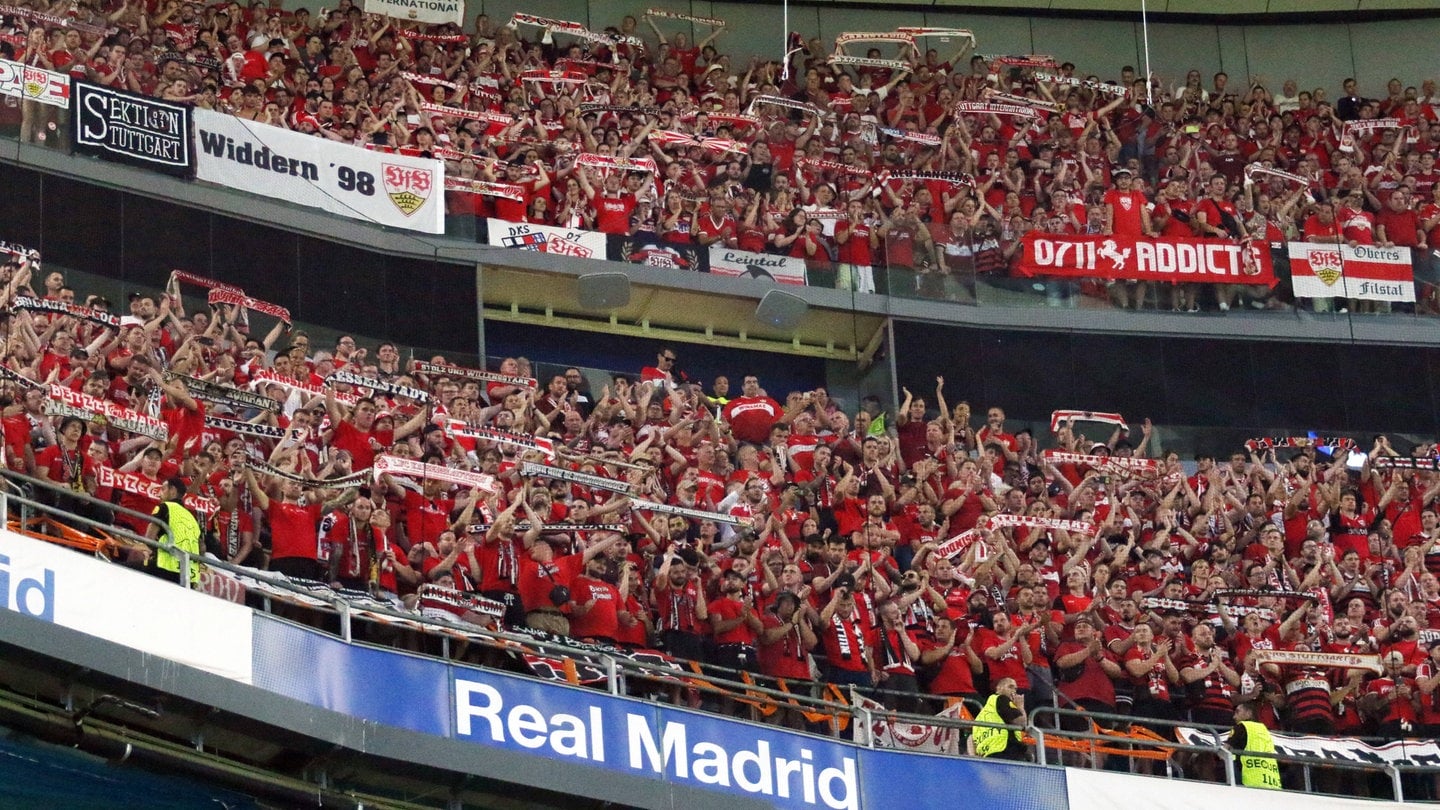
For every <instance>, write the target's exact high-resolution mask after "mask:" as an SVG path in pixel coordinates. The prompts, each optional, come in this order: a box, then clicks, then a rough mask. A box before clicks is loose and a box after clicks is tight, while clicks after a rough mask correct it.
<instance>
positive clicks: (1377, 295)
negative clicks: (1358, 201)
mask: <svg viewBox="0 0 1440 810" xmlns="http://www.w3.org/2000/svg"><path fill="white" fill-rule="evenodd" d="M1287 247H1288V248H1289V250H1290V278H1291V282H1292V283H1293V284H1294V288H1295V295H1296V297H1304V298H1330V297H1332V296H1344V297H1346V298H1357V299H1364V300H1367V301H1414V300H1415V273H1414V271H1413V269H1412V268H1411V265H1410V248H1407V247H1391V248H1382V247H1375V246H1374V245H1356V246H1355V247H1351V246H1349V245H1322V244H1318V243H1315V242H1291V243H1290V244H1289V245H1287Z"/></svg>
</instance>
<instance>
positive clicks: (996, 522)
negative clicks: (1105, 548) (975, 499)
mask: <svg viewBox="0 0 1440 810" xmlns="http://www.w3.org/2000/svg"><path fill="white" fill-rule="evenodd" d="M988 525H989V528H991V529H1002V528H1005V527H1007V526H1025V527H1027V528H1031V529H1045V530H1047V531H1049V530H1052V529H1053V530H1056V531H1063V532H1074V533H1077V534H1091V535H1093V534H1094V533H1095V530H1096V527H1095V524H1094V523H1091V522H1090V521H1088V520H1064V519H1062V518H1047V517H1037V516H1035V515H1010V514H1006V513H1004V512H1001V513H999V514H995V515H991V516H990V519H989V524H988Z"/></svg>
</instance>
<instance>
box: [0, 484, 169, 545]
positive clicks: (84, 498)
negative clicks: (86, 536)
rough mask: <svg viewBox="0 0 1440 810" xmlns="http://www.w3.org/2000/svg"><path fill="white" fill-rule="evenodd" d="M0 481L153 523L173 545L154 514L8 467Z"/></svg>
mask: <svg viewBox="0 0 1440 810" xmlns="http://www.w3.org/2000/svg"><path fill="white" fill-rule="evenodd" d="M0 481H5V482H7V483H8V484H10V485H12V486H15V487H16V488H18V489H21V490H22V491H23V489H24V488H25V487H31V488H39V489H43V490H47V491H49V492H52V493H54V494H56V495H61V496H64V497H66V498H69V499H71V500H77V501H80V502H82V503H88V504H91V505H92V506H99V507H102V508H104V509H108V510H110V511H111V512H115V513H118V514H122V515H128V516H130V517H133V518H137V519H139V520H143V521H145V522H146V523H150V524H153V525H155V526H156V527H158V528H159V529H160V531H162V532H164V533H165V536H166V537H167V538H169V539H170V545H171V546H174V545H175V533H174V532H172V531H171V530H170V527H169V526H168V525H167V524H166V523H165V521H163V520H161V519H159V518H157V517H155V516H154V515H147V514H145V513H143V512H136V511H135V510H134V509H128V508H126V507H124V506H120V505H119V504H115V503H111V502H110V501H107V500H103V499H101V498H97V497H95V496H94V495H91V494H90V493H88V492H77V491H76V490H73V489H70V488H68V487H62V486H60V485H59V484H56V483H54V482H53V481H47V480H45V479H44V478H36V477H34V476H29V475H25V474H24V473H18V472H15V471H14V470H11V469H9V468H0ZM45 511H47V512H50V513H52V514H53V513H57V512H58V513H59V514H62V515H64V516H65V517H66V519H70V518H79V517H80V516H79V515H76V514H74V513H73V512H66V511H64V510H63V509H57V508H55V507H49V508H47V509H46V510H45ZM89 524H90V525H96V526H99V527H100V528H103V529H104V530H105V531H107V532H109V531H119V532H120V533H121V534H125V535H129V536H130V537H132V538H135V539H140V540H142V541H143V540H144V538H141V537H140V536H139V535H136V534H135V533H134V532H131V531H129V530H127V529H125V528H123V527H120V526H113V525H109V524H105V523H97V522H95V521H90V522H89ZM166 550H167V551H169V550H170V549H166Z"/></svg>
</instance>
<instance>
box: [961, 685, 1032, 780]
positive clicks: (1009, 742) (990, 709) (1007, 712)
mask: <svg viewBox="0 0 1440 810" xmlns="http://www.w3.org/2000/svg"><path fill="white" fill-rule="evenodd" d="M1016 691H1017V686H1016V683H1015V679H1014V678H1001V679H1000V682H999V683H997V684H995V694H993V695H991V696H990V698H989V699H988V700H986V701H985V705H984V707H982V708H981V709H980V711H979V713H977V714H976V715H975V721H976V722H978V723H1004V724H1005V725H1012V726H1023V725H1025V723H1026V720H1025V712H1024V710H1022V709H1021V708H1020V707H1018V706H1016V705H1015V693H1016ZM968 748H969V750H970V755H971V756H981V757H988V758H990V759H1014V760H1025V759H1028V758H1029V756H1028V755H1029V752H1028V751H1027V750H1026V749H1025V744H1024V743H1023V742H1021V740H1020V732H1018V731H1015V730H1013V729H1007V728H990V727H988V726H974V727H973V728H972V729H971V731H970V742H969V744H968Z"/></svg>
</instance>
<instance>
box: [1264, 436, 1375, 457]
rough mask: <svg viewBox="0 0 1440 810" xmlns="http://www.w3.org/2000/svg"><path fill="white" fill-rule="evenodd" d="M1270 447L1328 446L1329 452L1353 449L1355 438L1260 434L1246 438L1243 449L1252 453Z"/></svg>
mask: <svg viewBox="0 0 1440 810" xmlns="http://www.w3.org/2000/svg"><path fill="white" fill-rule="evenodd" d="M1272 447H1328V448H1330V451H1331V452H1334V451H1336V450H1354V449H1355V440H1354V439H1350V438H1346V437H1344V436H1316V435H1314V434H1311V435H1309V436H1262V437H1260V438H1258V439H1248V440H1246V442H1245V449H1246V450H1249V451H1250V452H1252V453H1254V452H1256V451H1259V450H1269V449H1270V448H1272Z"/></svg>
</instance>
